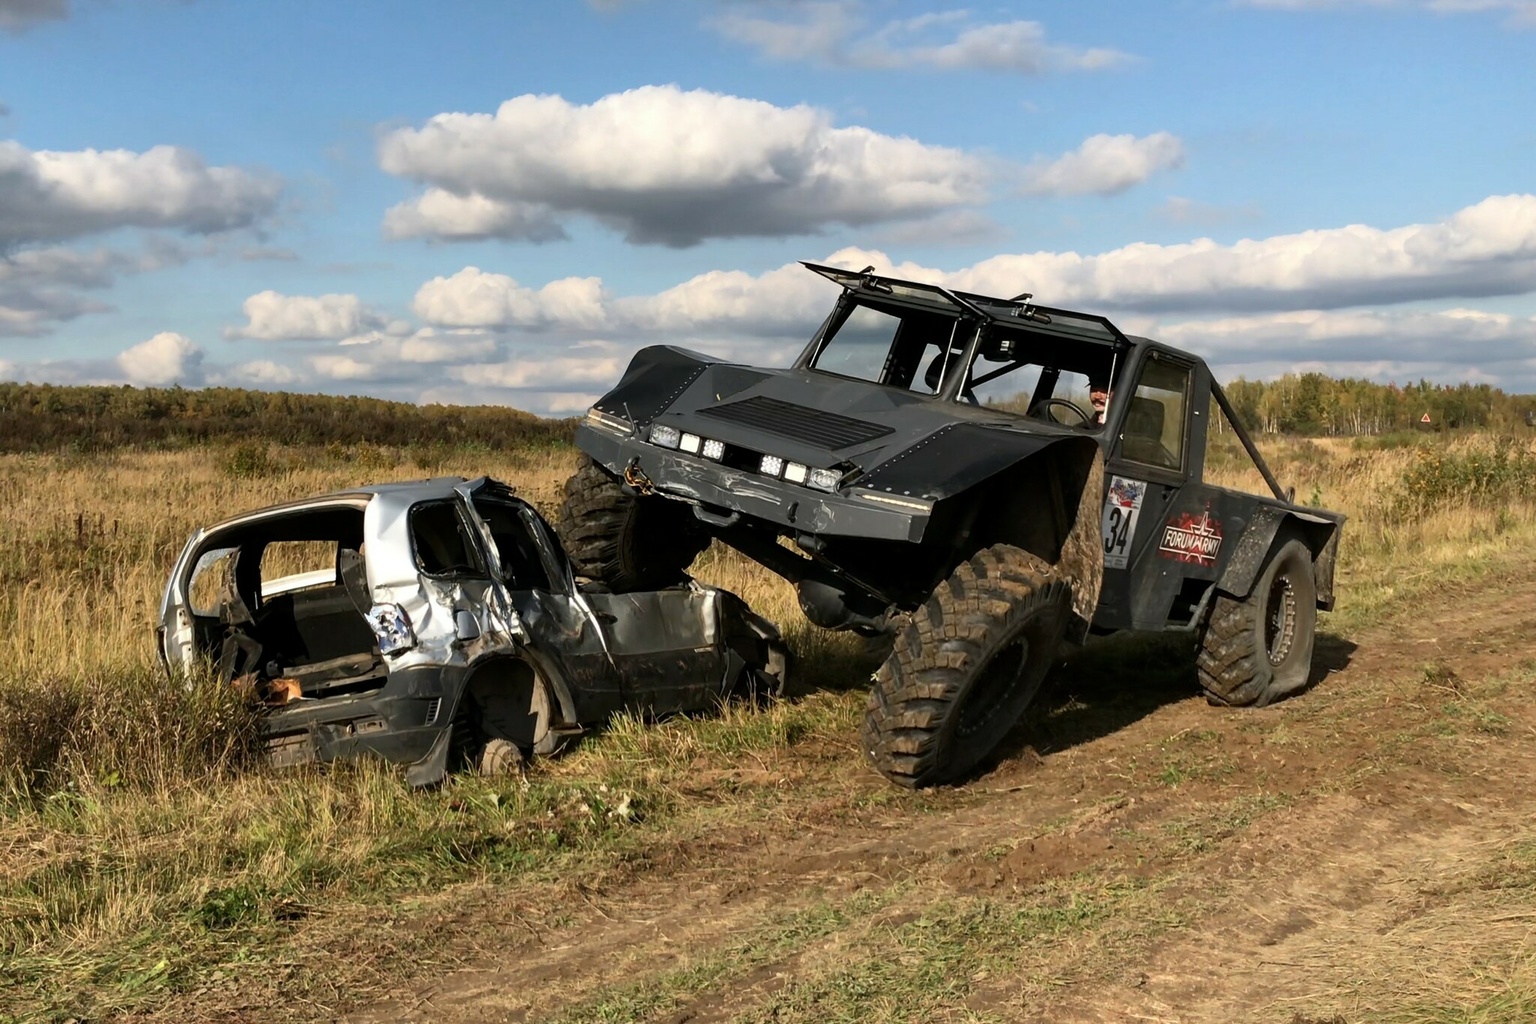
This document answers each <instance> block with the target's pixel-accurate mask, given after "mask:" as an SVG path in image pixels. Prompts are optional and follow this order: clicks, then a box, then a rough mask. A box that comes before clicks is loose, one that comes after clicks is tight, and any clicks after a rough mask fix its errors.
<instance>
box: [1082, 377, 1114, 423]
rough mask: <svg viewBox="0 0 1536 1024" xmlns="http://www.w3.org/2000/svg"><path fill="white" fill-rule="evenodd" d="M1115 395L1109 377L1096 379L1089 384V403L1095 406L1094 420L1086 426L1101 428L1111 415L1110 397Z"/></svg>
mask: <svg viewBox="0 0 1536 1024" xmlns="http://www.w3.org/2000/svg"><path fill="white" fill-rule="evenodd" d="M1111 394H1113V392H1112V391H1111V390H1110V387H1109V379H1108V378H1107V377H1095V378H1093V379H1092V380H1090V381H1089V382H1088V401H1089V402H1090V403H1091V404H1092V405H1093V420H1092V421H1091V422H1089V423H1087V424H1084V425H1085V426H1090V427H1101V426H1103V425H1104V421H1105V419H1106V417H1107V416H1108V415H1109V397H1110V395H1111Z"/></svg>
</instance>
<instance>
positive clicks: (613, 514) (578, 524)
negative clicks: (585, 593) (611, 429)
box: [556, 455, 709, 594]
mask: <svg viewBox="0 0 1536 1024" xmlns="http://www.w3.org/2000/svg"><path fill="white" fill-rule="evenodd" d="M556 530H557V532H558V533H559V534H560V541H561V543H562V544H563V545H564V546H565V551H566V554H568V555H570V557H571V563H572V564H573V565H574V566H575V569H576V572H577V574H579V575H582V576H586V577H588V578H589V579H594V580H598V581H599V582H601V583H605V584H607V585H608V587H610V588H611V589H612V590H613V591H614V593H618V594H627V593H630V592H632V591H636V590H660V589H661V588H663V587H670V586H672V585H673V584H675V583H681V582H682V581H683V580H684V579H686V578H687V570H688V567H689V566H690V565H692V564H693V560H694V559H695V558H696V557H698V554H699V552H701V551H703V550H704V549H705V547H707V546H708V545H709V535H708V534H706V533H705V532H704V530H703V529H702V527H700V525H699V523H698V521H697V520H696V519H695V518H694V516H693V515H692V512H691V510H690V509H689V508H688V506H687V505H684V504H682V503H681V502H675V501H669V500H668V499H666V498H658V497H643V496H640V495H636V494H630V493H628V492H626V491H625V490H624V485H623V484H622V483H621V482H620V481H619V479H618V478H617V477H615V476H613V475H612V474H611V473H609V472H608V471H607V470H606V469H604V468H603V467H602V466H599V465H598V464H597V463H595V462H593V461H592V460H591V459H590V458H588V457H587V456H585V455H583V456H582V457H581V465H580V466H579V467H578V468H577V470H576V472H575V473H574V474H572V476H571V478H570V479H569V480H567V481H566V482H565V500H564V501H563V502H562V503H561V505H560V516H559V520H558V524H557V527H556Z"/></svg>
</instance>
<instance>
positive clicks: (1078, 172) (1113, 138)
mask: <svg viewBox="0 0 1536 1024" xmlns="http://www.w3.org/2000/svg"><path fill="white" fill-rule="evenodd" d="M1182 166H1184V144H1183V142H1181V141H1180V140H1179V137H1178V136H1176V135H1171V134H1169V133H1168V132H1157V133H1156V134H1154V135H1147V136H1144V137H1142V138H1139V139H1138V138H1137V137H1136V136H1134V135H1093V136H1090V137H1089V138H1087V139H1084V140H1083V144H1082V145H1081V146H1079V147H1078V148H1076V149H1074V150H1072V152H1070V153H1064V154H1062V155H1061V156H1059V157H1057V158H1056V159H1055V160H1045V159H1041V160H1036V161H1034V162H1033V163H1031V164H1030V165H1029V166H1028V167H1027V168H1025V171H1024V179H1025V185H1024V188H1025V191H1027V192H1029V193H1031V194H1034V195H1052V196H1076V195H1087V194H1089V193H1095V194H1098V195H1104V196H1108V195H1116V194H1117V193H1120V192H1124V191H1125V190H1126V189H1128V188H1130V187H1132V186H1133V185H1139V184H1141V183H1142V182H1144V181H1146V180H1147V179H1148V178H1150V177H1152V175H1154V174H1156V173H1157V172H1158V171H1166V170H1169V169H1171V168H1175V167H1182Z"/></svg>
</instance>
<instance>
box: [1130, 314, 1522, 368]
mask: <svg viewBox="0 0 1536 1024" xmlns="http://www.w3.org/2000/svg"><path fill="white" fill-rule="evenodd" d="M1141 329H1145V330H1147V331H1148V332H1149V333H1151V334H1152V336H1153V337H1156V338H1157V339H1158V340H1160V341H1166V342H1168V343H1169V344H1172V345H1177V346H1179V347H1181V348H1187V349H1189V350H1191V351H1193V352H1198V353H1200V354H1201V355H1203V356H1205V357H1207V358H1208V359H1210V360H1211V361H1212V362H1213V363H1220V364H1223V365H1226V366H1229V367H1235V368H1238V369H1241V368H1242V367H1243V366H1244V365H1246V364H1250V363H1269V362H1273V361H1276V360H1287V361H1292V362H1300V361H1306V360H1314V361H1322V362H1328V361H1331V360H1338V361H1348V362H1351V363H1370V362H1382V363H1385V362H1391V363H1397V364H1406V363H1412V364H1418V365H1435V364H1439V365H1440V366H1441V367H1442V370H1441V373H1440V374H1439V376H1443V375H1444V374H1445V372H1446V370H1447V369H1451V368H1454V372H1453V375H1455V374H1459V373H1460V372H1461V371H1462V369H1463V368H1466V367H1478V366H1481V367H1483V368H1484V369H1490V368H1491V369H1493V370H1494V371H1495V372H1497V370H1498V368H1499V367H1501V366H1503V365H1505V364H1509V363H1511V362H1524V361H1525V360H1530V359H1533V358H1536V317H1516V316H1509V315H1507V314H1501V313H1488V312H1484V311H1480V310H1475V309H1464V308H1453V309H1446V310H1432V311H1431V310H1386V311H1383V310H1350V311H1330V310H1316V309H1308V310H1296V311H1293V312H1286V313H1269V314H1264V315H1261V316H1243V317H1224V318H1218V319H1211V320H1192V321H1184V322H1173V323H1165V324H1157V323H1149V324H1146V325H1142V328H1141ZM1327 372H1330V373H1335V374H1336V373H1337V371H1332V370H1330V371H1327Z"/></svg>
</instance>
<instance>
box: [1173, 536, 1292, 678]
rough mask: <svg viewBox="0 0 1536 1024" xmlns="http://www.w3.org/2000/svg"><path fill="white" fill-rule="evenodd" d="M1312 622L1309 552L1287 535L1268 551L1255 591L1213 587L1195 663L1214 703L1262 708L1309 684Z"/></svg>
mask: <svg viewBox="0 0 1536 1024" xmlns="http://www.w3.org/2000/svg"><path fill="white" fill-rule="evenodd" d="M1316 627H1317V581H1316V579H1315V577H1314V576H1313V574H1312V555H1311V552H1309V551H1308V550H1307V546H1306V545H1305V544H1303V543H1302V542H1301V541H1300V540H1295V539H1292V540H1288V541H1286V542H1284V543H1283V544H1281V545H1279V546H1278V547H1276V548H1275V549H1274V551H1273V552H1272V553H1271V554H1270V556H1269V561H1268V562H1266V563H1265V565H1264V571H1263V572H1261V573H1260V574H1259V578H1258V580H1257V581H1256V582H1255V583H1254V585H1253V590H1252V592H1251V593H1249V595H1248V596H1247V597H1246V598H1243V599H1241V600H1239V599H1238V598H1235V597H1231V596H1229V595H1227V594H1219V593H1218V594H1217V595H1216V598H1215V601H1214V602H1213V603H1212V605H1211V618H1210V621H1209V623H1208V624H1207V625H1206V628H1205V633H1204V635H1203V636H1202V637H1201V641H1200V651H1199V654H1198V655H1197V656H1196V664H1197V667H1198V669H1199V673H1200V686H1201V687H1202V688H1203V689H1204V690H1205V695H1206V699H1208V700H1209V701H1210V702H1211V703H1212V704H1221V705H1226V706H1229V707H1263V706H1264V705H1265V704H1269V703H1271V702H1273V701H1276V700H1279V699H1280V698H1281V697H1284V696H1285V695H1286V694H1289V693H1294V692H1295V691H1297V690H1299V689H1301V688H1302V687H1303V686H1305V685H1306V684H1307V677H1308V676H1309V675H1310V673H1311V671H1312V646H1313V642H1314V639H1315V631H1316Z"/></svg>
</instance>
